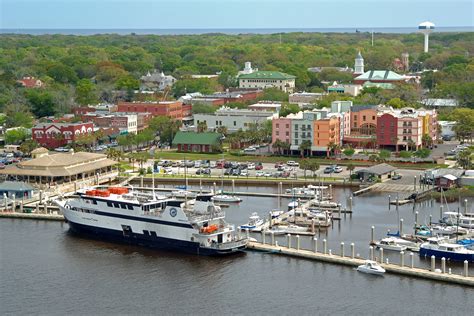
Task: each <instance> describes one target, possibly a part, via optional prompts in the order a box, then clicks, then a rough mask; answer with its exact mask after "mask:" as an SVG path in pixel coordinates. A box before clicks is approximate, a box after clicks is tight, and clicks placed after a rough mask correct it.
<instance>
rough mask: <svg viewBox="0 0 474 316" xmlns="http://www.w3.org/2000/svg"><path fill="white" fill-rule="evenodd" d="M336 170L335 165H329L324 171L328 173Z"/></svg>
mask: <svg viewBox="0 0 474 316" xmlns="http://www.w3.org/2000/svg"><path fill="white" fill-rule="evenodd" d="M333 172H334V167H333V166H327V167H326V168H324V173H326V174H328V173H333Z"/></svg>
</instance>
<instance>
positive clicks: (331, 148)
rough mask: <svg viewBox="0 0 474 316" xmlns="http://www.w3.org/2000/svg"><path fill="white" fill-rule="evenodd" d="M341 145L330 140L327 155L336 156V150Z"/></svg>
mask: <svg viewBox="0 0 474 316" xmlns="http://www.w3.org/2000/svg"><path fill="white" fill-rule="evenodd" d="M339 148H340V146H339V145H338V144H336V143H334V142H330V143H329V144H328V147H327V155H328V157H330V156H331V155H334V157H336V152H337V151H338V150H339Z"/></svg>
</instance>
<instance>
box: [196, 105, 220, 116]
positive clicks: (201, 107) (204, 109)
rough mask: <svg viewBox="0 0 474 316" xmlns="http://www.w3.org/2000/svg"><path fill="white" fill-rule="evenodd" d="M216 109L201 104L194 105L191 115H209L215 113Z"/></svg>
mask: <svg viewBox="0 0 474 316" xmlns="http://www.w3.org/2000/svg"><path fill="white" fill-rule="evenodd" d="M216 110H217V107H215V106H213V105H207V104H203V103H196V104H194V105H193V109H192V111H193V114H201V113H202V114H211V113H214V112H216Z"/></svg>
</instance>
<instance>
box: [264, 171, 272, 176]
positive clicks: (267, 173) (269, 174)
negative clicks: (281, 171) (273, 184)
mask: <svg viewBox="0 0 474 316" xmlns="http://www.w3.org/2000/svg"><path fill="white" fill-rule="evenodd" d="M263 176H264V177H271V176H272V174H271V173H270V172H269V171H266V172H265V173H264V174H263Z"/></svg>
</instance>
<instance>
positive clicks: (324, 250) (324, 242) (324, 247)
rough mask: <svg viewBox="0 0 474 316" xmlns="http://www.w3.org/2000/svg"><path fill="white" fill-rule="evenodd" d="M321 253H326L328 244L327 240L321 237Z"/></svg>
mask: <svg viewBox="0 0 474 316" xmlns="http://www.w3.org/2000/svg"><path fill="white" fill-rule="evenodd" d="M323 253H324V254H327V253H328V244H327V240H326V239H323Z"/></svg>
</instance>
